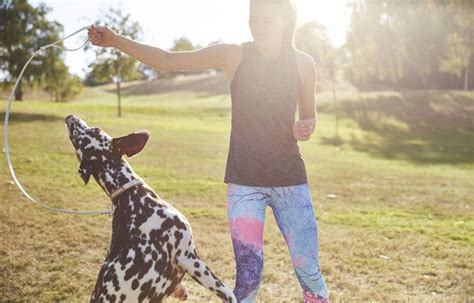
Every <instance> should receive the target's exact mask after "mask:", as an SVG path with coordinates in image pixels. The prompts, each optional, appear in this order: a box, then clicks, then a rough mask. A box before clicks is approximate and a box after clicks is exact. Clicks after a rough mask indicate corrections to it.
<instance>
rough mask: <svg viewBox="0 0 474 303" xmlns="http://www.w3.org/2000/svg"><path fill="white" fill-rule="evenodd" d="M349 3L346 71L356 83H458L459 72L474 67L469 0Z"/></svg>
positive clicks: (417, 85) (457, 85) (399, 86)
mask: <svg viewBox="0 0 474 303" xmlns="http://www.w3.org/2000/svg"><path fill="white" fill-rule="evenodd" d="M350 5H351V8H352V16H351V23H350V28H349V30H348V35H347V50H348V52H349V54H350V64H349V67H348V69H347V70H346V76H347V78H348V80H349V81H351V82H352V83H353V84H354V85H356V86H357V87H359V88H361V89H380V88H392V89H393V88H395V89H403V88H422V89H431V88H460V87H462V78H461V74H462V73H463V72H465V73H468V72H469V70H470V69H473V68H474V66H473V64H472V47H473V46H472V45H473V42H472V36H473V35H472V30H473V28H474V26H473V21H472V20H473V4H472V3H471V2H468V1H452V2H446V1H441V0H426V1H422V2H418V1H389V0H381V1H361V2H354V3H351V4H350ZM466 88H467V87H466Z"/></svg>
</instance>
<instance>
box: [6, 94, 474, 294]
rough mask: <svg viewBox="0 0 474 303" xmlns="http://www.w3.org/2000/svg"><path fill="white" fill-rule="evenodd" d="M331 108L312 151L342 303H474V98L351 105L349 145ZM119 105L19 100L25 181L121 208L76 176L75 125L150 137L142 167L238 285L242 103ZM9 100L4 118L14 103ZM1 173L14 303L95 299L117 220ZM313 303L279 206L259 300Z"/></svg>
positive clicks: (147, 98)
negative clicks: (234, 172)
mask: <svg viewBox="0 0 474 303" xmlns="http://www.w3.org/2000/svg"><path fill="white" fill-rule="evenodd" d="M318 102H319V126H318V129H317V131H316V133H315V135H314V137H313V139H312V140H311V141H309V142H305V143H302V144H300V146H301V150H302V154H303V156H304V159H305V162H306V166H307V171H308V175H309V180H310V185H311V189H312V193H313V200H314V204H315V209H316V213H317V217H318V224H319V237H320V259H321V266H322V272H323V274H324V275H325V278H326V281H327V283H328V285H329V288H330V292H331V299H332V301H334V302H369V301H373V302H396V301H397V302H446V301H449V302H473V301H474V279H473V273H474V262H473V260H474V220H473V218H474V209H473V208H474V181H473V180H474V178H473V172H474V122H473V117H474V94H473V93H461V92H439V91H438V92H428V93H424V92H408V93H383V94H378V93H371V94H360V95H358V94H350V95H342V96H341V97H340V103H339V104H340V106H339V112H340V116H341V119H340V122H339V138H334V135H335V134H334V128H335V107H334V106H333V105H332V103H331V100H330V98H329V97H328V96H325V95H320V96H318ZM115 103H116V99H115V96H114V95H113V94H111V93H107V92H105V91H101V90H99V89H88V90H86V91H85V93H84V95H83V96H82V97H81V99H80V100H77V101H75V102H71V103H51V102H47V101H41V100H37V101H25V102H17V103H15V104H14V107H13V114H12V116H11V124H10V136H11V140H10V145H11V150H12V161H13V165H14V167H15V169H16V172H17V176H18V178H19V179H20V181H21V182H22V183H23V185H24V186H25V187H26V189H27V190H28V191H29V192H30V193H31V194H32V195H33V196H34V197H36V198H38V199H39V200H41V201H46V202H48V204H50V205H52V206H55V207H65V208H74V209H81V210H86V209H87V210H93V209H104V208H108V207H109V204H110V203H109V201H108V200H107V198H106V196H105V195H104V193H103V192H101V190H100V189H99V187H98V186H97V185H96V184H94V183H91V184H89V185H88V186H87V187H84V185H83V183H81V179H80V178H79V176H78V175H77V166H78V163H77V160H76V158H75V155H74V152H73V149H72V146H71V144H70V142H69V140H68V138H67V135H66V129H65V125H64V122H63V121H64V117H65V116H66V115H67V114H76V115H78V116H80V117H81V118H83V119H85V120H86V121H87V122H88V123H89V125H93V126H98V127H101V128H102V129H104V130H105V131H107V132H108V133H109V134H111V135H113V136H121V135H125V134H127V133H128V132H133V131H136V130H140V129H148V130H149V131H150V132H151V138H150V141H149V143H148V146H147V147H146V148H145V150H144V151H143V152H142V154H141V155H140V156H138V157H136V158H134V159H132V160H131V161H130V163H131V165H132V166H133V168H134V169H135V171H136V172H137V173H138V174H139V175H140V176H142V177H143V178H144V179H145V180H146V181H147V182H148V183H149V184H150V185H151V186H152V187H153V188H154V189H155V190H156V191H157V192H158V194H159V195H160V196H161V197H162V198H164V199H165V200H167V201H169V202H170V203H172V204H173V205H174V206H176V207H177V208H178V209H180V210H181V211H182V212H183V213H184V214H185V215H186V216H187V217H188V219H189V220H190V222H191V224H192V226H193V230H194V236H195V239H196V242H197V249H198V253H199V254H200V255H201V256H202V257H203V259H205V260H206V261H207V262H208V263H209V265H210V266H211V267H212V268H213V270H214V271H215V272H216V273H217V274H218V276H219V277H221V278H222V279H223V280H224V282H225V283H226V284H228V285H231V286H232V285H233V283H234V270H235V264H234V261H233V253H232V246H231V242H230V235H229V230H228V226H227V222H226V209H225V190H226V188H225V184H224V183H223V182H222V179H223V175H224V167H225V160H226V156H227V145H228V141H229V131H230V98H229V96H228V95H199V94H193V93H168V94H160V95H127V96H126V97H125V98H124V100H123V104H124V108H123V112H124V115H123V117H122V118H117V117H116V108H115ZM0 105H1V111H4V110H5V108H6V102H5V101H2V102H0ZM3 117H4V115H3V113H2V114H1V118H2V121H3ZM2 133H3V129H2ZM1 163H2V164H1V165H0V194H1V196H0V301H1V302H86V301H88V299H89V296H90V294H91V292H92V288H93V286H94V283H95V279H96V275H97V274H98V271H99V268H100V266H101V263H102V261H103V259H104V257H105V254H106V250H107V247H108V244H109V240H110V230H111V219H110V218H109V217H107V216H92V217H81V216H71V215H59V214H54V213H50V212H46V211H44V210H42V209H40V208H38V207H36V206H34V205H31V204H28V203H27V202H26V201H25V199H24V198H22V196H21V195H20V193H19V191H18V189H17V188H16V187H14V186H13V184H12V183H11V181H10V178H9V176H8V172H7V168H6V165H5V161H4V155H3V154H2V159H1ZM187 286H188V289H189V290H190V298H189V302H219V301H218V300H217V298H216V297H214V296H211V295H210V294H209V293H208V292H207V291H206V290H204V289H203V288H201V286H199V285H197V284H196V283H195V282H194V281H192V280H189V279H188V282H187ZM170 301H171V302H175V301H174V300H170ZM300 301H301V292H300V289H299V286H298V284H297V280H296V277H295V275H294V273H293V269H292V267H291V263H290V258H289V254H288V250H287V248H286V246H285V243H284V241H283V239H282V236H281V235H280V233H279V231H278V228H277V226H276V223H275V221H274V218H273V214H271V212H270V211H269V210H268V213H267V223H266V228H265V269H264V278H263V282H262V285H261V289H260V295H259V302H300Z"/></svg>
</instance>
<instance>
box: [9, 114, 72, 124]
mask: <svg viewBox="0 0 474 303" xmlns="http://www.w3.org/2000/svg"><path fill="white" fill-rule="evenodd" d="M5 115H6V113H5V112H0V119H1V121H2V125H3V123H4V121H5ZM58 120H64V118H63V117H60V116H55V115H41V114H27V113H10V116H9V117H8V122H9V123H10V124H15V123H30V122H37V121H44V122H53V121H58Z"/></svg>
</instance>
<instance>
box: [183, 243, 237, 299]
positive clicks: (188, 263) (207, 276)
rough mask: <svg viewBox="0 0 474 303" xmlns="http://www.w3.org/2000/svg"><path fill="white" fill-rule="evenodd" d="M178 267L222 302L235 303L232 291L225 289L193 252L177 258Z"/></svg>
mask: <svg viewBox="0 0 474 303" xmlns="http://www.w3.org/2000/svg"><path fill="white" fill-rule="evenodd" d="M177 260H178V265H179V266H180V267H181V268H182V269H183V270H185V271H186V272H187V273H188V274H189V275H190V276H191V277H192V278H193V279H194V280H195V281H196V282H198V283H199V284H201V285H202V286H204V287H205V288H207V289H209V290H210V291H212V292H214V293H216V294H217V295H218V296H219V297H220V298H221V299H222V300H224V302H228V303H237V299H236V298H235V296H234V293H233V292H232V290H230V289H229V288H228V287H226V286H225V285H224V284H222V282H221V281H220V280H219V279H218V278H217V277H216V276H215V275H214V274H213V273H212V271H211V270H210V269H209V267H207V265H206V263H205V262H204V261H203V260H201V259H200V258H199V257H198V256H197V254H196V251H195V250H194V251H193V252H188V253H185V254H184V255H181V256H179V257H177Z"/></svg>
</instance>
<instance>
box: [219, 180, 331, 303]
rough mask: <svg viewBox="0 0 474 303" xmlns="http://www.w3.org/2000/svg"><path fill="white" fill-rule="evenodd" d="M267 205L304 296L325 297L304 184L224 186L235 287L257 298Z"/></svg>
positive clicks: (244, 296) (241, 295)
mask: <svg viewBox="0 0 474 303" xmlns="http://www.w3.org/2000/svg"><path fill="white" fill-rule="evenodd" d="M266 206H270V207H271V209H272V210H273V214H274V215H275V219H276V222H277V223H278V227H279V228H280V231H281V232H282V234H283V236H284V238H285V240H286V243H287V245H288V248H289V251H290V255H291V259H292V263H293V267H294V269H295V272H296V276H297V278H298V281H299V283H300V285H301V287H302V288H303V298H304V302H324V300H322V301H321V299H322V298H321V297H323V298H328V297H329V294H328V289H327V286H326V283H325V281H324V278H323V276H322V275H321V271H320V267H319V251H318V249H319V247H318V229H317V222H316V217H315V214H314V209H313V204H312V199H311V192H310V191H309V187H308V184H307V183H306V184H301V185H296V186H285V187H251V186H243V185H237V184H228V186H227V213H228V219H229V225H230V229H231V236H232V244H233V246H234V253H235V260H236V266H237V277H236V285H235V289H234V293H235V295H236V297H237V300H238V301H239V302H243V303H247V302H256V297H257V292H258V288H259V285H260V280H261V278H262V270H263V225H264V222H265V208H266Z"/></svg>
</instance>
